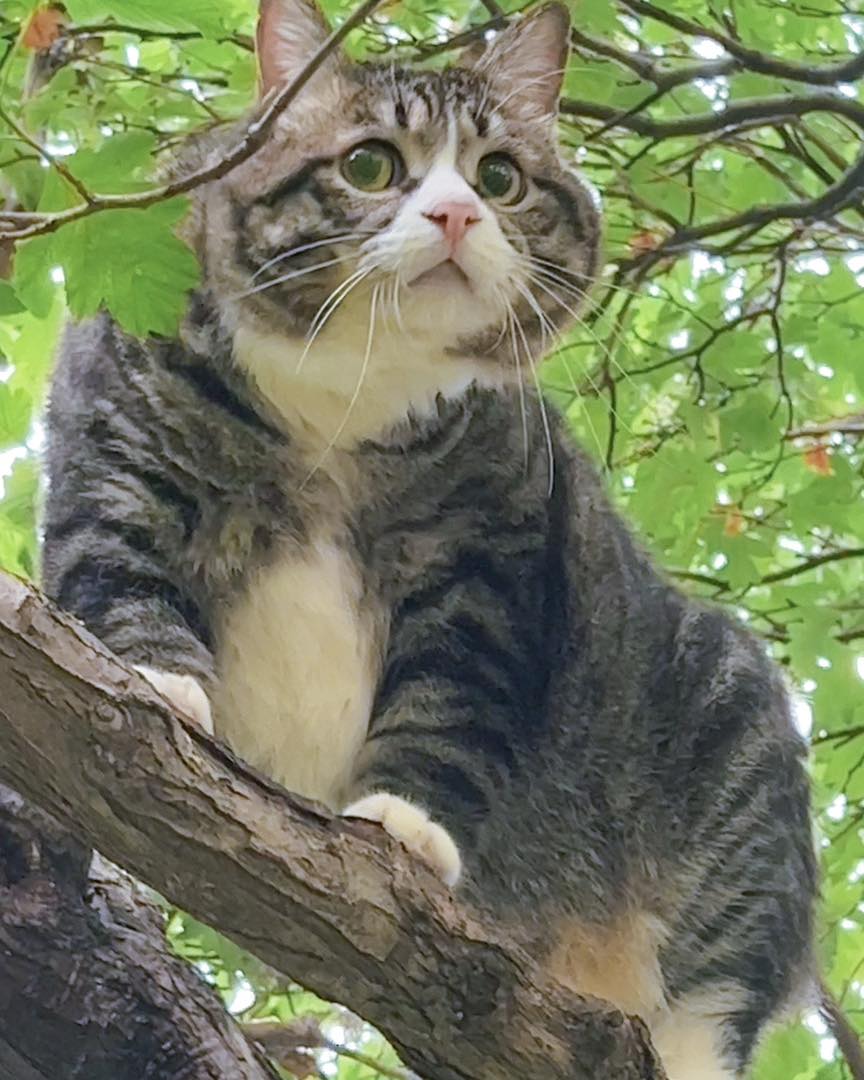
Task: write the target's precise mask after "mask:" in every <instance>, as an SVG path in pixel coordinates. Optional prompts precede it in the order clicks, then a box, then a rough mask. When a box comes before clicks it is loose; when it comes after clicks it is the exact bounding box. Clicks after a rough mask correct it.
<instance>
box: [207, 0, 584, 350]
mask: <svg viewBox="0 0 864 1080" xmlns="http://www.w3.org/2000/svg"><path fill="white" fill-rule="evenodd" d="M325 36H326V29H325V28H324V26H323V23H322V22H321V20H320V17H319V16H318V14H317V12H316V11H315V10H314V9H312V8H310V7H309V6H307V4H306V3H305V0H265V3H264V5H263V8H262V19H261V24H260V27H259V58H260V62H261V69H262V80H263V84H264V89H265V91H267V90H272V89H275V88H276V87H278V86H280V85H284V83H285V82H286V81H288V80H290V78H291V77H292V76H293V75H294V74H296V72H297V70H299V68H300V67H301V66H302V64H303V63H304V62H305V61H306V60H307V59H308V58H309V56H310V55H311V54H312V53H313V52H314V50H315V48H317V46H318V45H319V44H320V42H321V41H322V40H323V39H324V37H325ZM567 37H568V23H567V16H566V12H565V11H564V9H563V8H561V7H558V6H554V5H553V6H551V7H547V8H545V9H541V10H540V11H538V12H536V13H535V14H534V15H533V16H529V17H528V18H526V19H523V20H522V21H521V22H519V23H517V24H515V25H514V26H513V27H511V28H510V29H508V30H507V31H505V32H504V33H502V34H500V35H498V37H497V38H496V39H495V40H494V41H493V43H492V44H491V46H489V47H488V48H487V49H486V50H485V52H484V53H483V54H482V55H481V56H480V58H479V59H478V60H476V61H474V62H473V63H471V64H466V65H464V66H456V67H451V68H449V69H447V70H445V71H433V72H421V71H416V70H412V69H409V68H403V67H399V66H395V65H391V64H387V65H362V66H359V65H354V64H350V63H349V62H348V61H346V60H345V59H344V58H343V57H335V58H334V59H332V60H331V61H329V62H328V63H327V64H325V65H324V67H323V69H322V70H321V71H320V72H319V73H318V74H317V75H316V76H315V77H314V78H313V80H312V81H311V83H310V84H309V85H308V87H307V88H306V89H305V90H304V91H303V92H302V93H301V95H300V96H299V98H298V99H297V100H296V102H295V103H294V104H293V105H291V106H289V108H288V110H287V112H286V113H285V114H284V116H283V118H282V119H281V120H280V122H279V125H278V127H277V129H276V132H275V134H274V135H273V137H272V138H271V139H270V140H269V142H268V144H267V145H266V146H265V147H264V148H263V149H262V150H261V151H260V152H259V153H257V154H256V155H255V156H254V157H253V158H252V159H250V160H249V161H248V162H247V163H246V164H245V165H244V166H242V167H241V168H239V169H237V170H235V172H234V173H232V174H231V175H230V176H229V177H228V178H227V179H226V181H224V182H223V184H222V186H221V187H220V188H219V189H218V191H217V196H218V198H217V199H216V205H215V208H214V209H213V211H212V213H211V214H210V223H209V225H208V230H209V232H210V234H211V236H210V239H209V246H210V250H209V251H208V258H207V259H206V265H208V267H209V268H210V273H211V278H212V277H213V276H214V275H215V276H216V278H217V291H218V293H219V294H220V296H221V297H223V298H225V299H226V301H230V303H231V304H232V305H235V310H236V318H237V319H238V320H239V321H241V322H243V323H244V324H245V325H250V324H252V325H254V326H255V328H256V329H257V330H258V331H261V330H266V332H267V333H268V334H271V335H272V334H282V335H287V336H295V337H298V338H300V339H303V338H304V337H305V338H307V339H308V337H309V336H310V335H311V334H314V333H315V332H316V331H318V330H319V329H320V330H321V335H322V338H323V337H325V336H326V334H328V333H332V332H333V327H334V326H336V325H338V323H339V322H340V320H342V321H343V322H345V321H346V320H350V321H351V322H352V323H353V324H355V325H356V324H357V323H358V322H359V327H357V329H358V330H359V332H360V336H361V337H362V334H363V333H364V332H365V330H366V327H367V324H370V323H371V322H376V323H377V324H378V326H379V329H378V331H377V333H378V334H379V335H381V334H390V335H391V336H393V335H396V336H398V335H400V334H401V335H403V336H404V337H405V338H407V342H406V343H407V344H409V345H410V344H411V343H416V342H418V341H420V340H423V341H426V340H427V339H429V338H430V337H431V338H434V340H435V341H436V342H437V343H438V344H439V345H440V347H441V350H442V351H445V352H447V353H448V354H450V355H454V354H456V355H462V356H465V357H471V358H472V359H473V360H474V361H475V362H476V363H477V364H480V365H486V366H489V365H495V366H497V367H499V368H500V367H501V366H503V367H505V368H506V369H507V370H514V371H515V369H516V368H518V366H519V354H520V352H522V350H530V353H531V355H532V356H536V355H537V354H538V353H539V352H540V351H541V349H542V348H543V347H546V348H548V347H549V346H550V345H551V335H552V334H553V333H554V331H556V330H559V329H560V328H562V327H563V326H565V325H566V324H567V323H568V322H569V321H570V320H571V318H572V316H573V312H574V310H575V309H578V308H579V307H580V298H581V296H582V294H583V293H584V291H585V290H586V289H587V287H588V285H589V284H590V280H591V278H592V276H593V274H594V272H595V269H596V265H597V253H598V234H599V215H598V210H597V206H596V202H595V199H594V196H593V194H592V193H591V191H590V190H589V189H588V188H587V187H586V185H585V184H584V183H583V182H582V181H581V180H580V179H579V178H578V177H577V176H576V175H575V174H574V172H573V171H572V170H570V169H568V168H566V167H565V166H564V165H562V163H561V161H560V159H559V157H558V153H557V148H556V133H555V121H554V117H555V107H556V104H557V96H558V92H559V89H560V83H561V77H562V69H563V65H564V63H565V62H566V53H567ZM214 268H215V269H214ZM328 324H329V326H328ZM523 358H524V357H523Z"/></svg>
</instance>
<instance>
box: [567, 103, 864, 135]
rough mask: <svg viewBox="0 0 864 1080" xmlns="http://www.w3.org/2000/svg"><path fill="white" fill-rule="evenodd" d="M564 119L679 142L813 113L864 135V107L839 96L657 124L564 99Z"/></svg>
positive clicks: (738, 106)
mask: <svg viewBox="0 0 864 1080" xmlns="http://www.w3.org/2000/svg"><path fill="white" fill-rule="evenodd" d="M561 112H562V114H563V115H564V116H574V117H586V118H588V119H590V120H601V121H603V122H604V124H608V125H609V126H610V127H622V128H625V129H626V130H627V131H633V132H635V133H636V134H637V135H644V136H646V137H647V138H650V139H658V140H659V139H676V138H680V137H682V136H687V135H708V134H714V133H716V132H720V131H728V130H730V129H732V128H738V127H740V126H741V125H744V124H747V125H750V126H752V125H754V124H757V123H763V124H766V125H768V124H776V123H777V122H778V121H780V120H784V119H788V118H790V117H798V116H806V115H807V114H808V113H811V112H827V113H835V114H836V115H838V116H843V117H845V118H846V119H847V120H851V121H852V123H853V124H856V125H857V126H858V127H859V128H861V130H862V131H864V105H861V104H860V103H859V102H857V101H855V100H854V99H852V98H846V97H841V96H840V95H839V94H831V93H817V94H803V93H802V94H777V95H776V96H772V97H764V98H743V99H741V100H740V101H732V102H730V103H729V104H728V105H726V107H725V108H723V109H718V110H717V111H716V112H706V113H697V114H696V115H695V116H680V117H676V118H674V119H672V120H655V119H653V118H652V117H650V116H644V115H642V114H641V113H634V112H633V111H632V110H627V111H626V112H619V111H618V110H617V109H614V108H613V107H612V106H611V105H601V104H598V103H597V102H594V101H583V100H581V99H577V98H562V99H561Z"/></svg>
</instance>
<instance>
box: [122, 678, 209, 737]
mask: <svg viewBox="0 0 864 1080" xmlns="http://www.w3.org/2000/svg"><path fill="white" fill-rule="evenodd" d="M135 670H136V671H137V672H139V673H140V674H141V675H143V676H144V678H145V679H146V680H147V682H149V683H150V685H151V686H153V687H155V688H156V689H157V690H158V691H159V693H160V694H161V695H162V696H163V697H165V698H167V699H168V700H169V701H170V702H171V704H172V705H173V706H174V708H175V709H177V711H178V712H182V713H183V714H184V715H185V716H188V717H190V719H192V720H194V721H195V723H196V724H200V725H201V727H202V728H204V730H205V731H206V732H207V734H208V735H212V734H213V718H212V717H211V715H210V700H209V698H208V697H207V695H206V694H205V693H204V689H203V687H202V686H201V683H199V682H198V680H197V679H195V678H193V677H192V676H191V675H179V674H178V673H177V672H176V671H158V670H157V669H156V668H150V667H145V666H144V665H143V664H136V665H135Z"/></svg>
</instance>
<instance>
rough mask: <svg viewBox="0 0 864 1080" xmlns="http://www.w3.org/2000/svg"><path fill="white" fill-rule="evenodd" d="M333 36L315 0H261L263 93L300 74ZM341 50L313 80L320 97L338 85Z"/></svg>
mask: <svg viewBox="0 0 864 1080" xmlns="http://www.w3.org/2000/svg"><path fill="white" fill-rule="evenodd" d="M329 36H330V28H329V27H328V26H327V23H326V21H325V20H324V16H323V15H322V14H321V12H320V11H319V10H318V8H317V7H316V5H315V4H314V2H313V0H260V6H259V13H258V29H257V31H256V34H255V45H256V51H257V53H258V67H259V70H260V73H261V94H262V97H263V96H264V95H265V94H268V93H269V92H270V91H271V90H273V89H278V88H280V87H282V86H284V85H285V84H286V83H289V82H291V80H292V79H293V78H295V77H296V76H297V75H299V74H300V71H301V70H302V69H303V66H304V65H305V64H306V63H307V61H308V60H309V59H310V58H311V57H312V56H313V54H314V53H315V52H316V51H317V50H318V49H319V48H320V47H321V46H322V45H323V44H324V42H325V41H326V40H327V38H328V37H329ZM340 70H341V54H340V53H339V51H338V50H334V51H333V52H332V53H330V55H329V56H328V57H327V59H326V60H325V61H324V63H323V64H322V65H321V67H320V68H319V69H318V70H317V71H316V72H315V74H314V75H313V76H312V78H311V79H310V80H309V83H308V84H307V85H308V88H309V90H314V91H315V92H316V93H317V94H318V96H319V97H322V96H325V95H326V93H327V91H328V90H332V89H335V86H336V84H337V83H338V81H339V74H340Z"/></svg>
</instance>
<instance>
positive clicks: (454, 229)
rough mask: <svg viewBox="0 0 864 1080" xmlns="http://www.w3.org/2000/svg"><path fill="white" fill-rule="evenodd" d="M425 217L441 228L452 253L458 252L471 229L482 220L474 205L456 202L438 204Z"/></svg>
mask: <svg viewBox="0 0 864 1080" xmlns="http://www.w3.org/2000/svg"><path fill="white" fill-rule="evenodd" d="M423 217H425V218H427V219H428V220H429V221H433V222H434V223H435V224H436V225H438V226H440V228H441V231H442V232H443V233H444V238H445V239H446V241H447V245H448V247H449V248H450V250H451V251H455V250H456V248H457V247H458V246H459V244H460V243H461V242H462V237H463V236H464V235H465V233H466V232H468V229H469V227H470V226H471V225H476V224H477V222H478V221H479V220H480V216H479V214H478V211H477V207H476V205H475V204H474V203H469V202H457V201H456V200H450V201H448V202H441V203H438V205H437V206H435V207H433V208H432V209H431V210H430V211H429V212H428V213H426V214H424V215H423Z"/></svg>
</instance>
